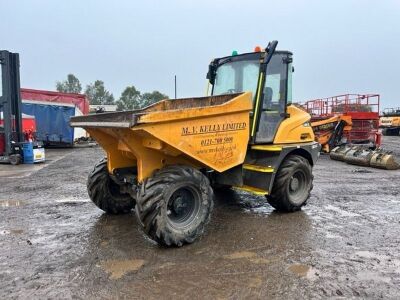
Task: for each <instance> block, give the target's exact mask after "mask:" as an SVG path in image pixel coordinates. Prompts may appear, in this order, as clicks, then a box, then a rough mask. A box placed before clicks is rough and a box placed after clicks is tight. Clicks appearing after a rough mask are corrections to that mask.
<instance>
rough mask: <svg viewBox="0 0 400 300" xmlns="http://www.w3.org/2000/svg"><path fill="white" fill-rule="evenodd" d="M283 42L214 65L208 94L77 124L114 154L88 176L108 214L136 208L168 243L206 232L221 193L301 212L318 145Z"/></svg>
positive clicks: (149, 230) (147, 227)
mask: <svg viewBox="0 0 400 300" xmlns="http://www.w3.org/2000/svg"><path fill="white" fill-rule="evenodd" d="M277 44H278V42H277V41H273V42H271V43H269V44H268V47H267V48H266V49H265V50H263V51H262V50H261V49H257V51H255V52H251V53H245V54H241V55H238V54H236V53H233V55H231V56H227V57H223V58H218V59H214V60H213V61H212V62H211V64H210V65H209V70H208V74H207V78H208V80H209V82H210V84H211V85H212V91H211V96H208V97H200V98H185V99H168V100H162V101H160V102H158V103H155V104H153V105H151V106H148V107H146V108H143V109H139V110H134V111H125V112H117V113H104V114H97V115H89V116H79V117H73V118H71V126H73V127H83V128H85V129H86V130H87V131H88V132H89V133H90V135H91V136H92V137H93V138H94V139H95V140H96V141H97V142H98V143H99V145H100V146H101V147H102V148H103V149H104V150H105V152H106V153H107V157H106V158H105V159H104V160H102V161H100V162H99V163H98V164H97V165H96V166H95V167H94V169H93V170H92V172H91V173H90V174H89V178H88V183H87V186H88V193H89V196H90V198H91V200H92V201H93V202H94V203H95V204H96V205H97V206H98V207H99V208H100V209H102V210H104V211H105V212H107V213H113V214H118V213H128V212H129V211H130V210H131V209H134V210H135V213H136V215H137V217H138V220H139V223H140V224H141V226H142V227H143V230H144V232H145V233H146V234H147V235H148V236H149V237H150V238H151V239H153V240H155V241H157V242H158V243H160V244H164V245H168V246H181V245H183V244H185V243H192V242H193V241H194V240H196V239H197V238H198V237H199V236H200V235H201V234H202V233H203V231H204V228H205V225H206V224H207V222H208V221H209V219H210V215H211V211H212V208H213V189H214V188H217V187H221V186H223V187H232V188H235V189H240V190H244V191H248V192H251V193H254V194H256V195H260V196H265V197H267V200H268V202H269V203H270V204H271V205H272V206H273V207H274V208H275V209H277V210H280V211H287V212H292V211H297V210H299V209H301V207H302V206H303V205H305V204H306V201H307V199H308V198H309V195H310V191H311V189H312V181H313V175H312V167H313V165H314V164H315V162H316V160H317V158H318V155H319V151H320V144H319V143H317V142H315V141H314V133H313V130H312V128H311V125H310V115H309V114H308V113H307V112H305V111H303V110H302V109H300V108H297V107H295V106H294V105H291V104H290V102H291V89H292V86H291V78H292V70H293V69H292V53H291V52H289V51H276V50H275V49H276V46H277Z"/></svg>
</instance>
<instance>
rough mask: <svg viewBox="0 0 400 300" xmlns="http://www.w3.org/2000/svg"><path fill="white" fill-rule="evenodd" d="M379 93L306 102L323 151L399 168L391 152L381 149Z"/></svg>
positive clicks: (335, 157)
mask: <svg viewBox="0 0 400 300" xmlns="http://www.w3.org/2000/svg"><path fill="white" fill-rule="evenodd" d="M379 102H380V97H379V95H378V94H366V95H361V94H345V95H340V96H334V97H329V98H324V99H316V100H310V101H307V102H306V103H305V104H303V108H304V109H305V110H306V111H308V112H309V113H310V114H311V126H312V128H313V129H314V133H315V136H316V140H317V141H318V142H319V143H321V145H322V150H323V151H324V152H326V153H329V154H330V157H331V158H332V159H333V160H340V161H344V162H346V163H349V164H354V165H360V166H368V167H374V168H381V169H388V170H393V169H398V168H399V164H398V163H397V161H396V158H395V156H393V154H392V152H390V151H386V150H384V149H382V148H380V145H381V134H380V132H379Z"/></svg>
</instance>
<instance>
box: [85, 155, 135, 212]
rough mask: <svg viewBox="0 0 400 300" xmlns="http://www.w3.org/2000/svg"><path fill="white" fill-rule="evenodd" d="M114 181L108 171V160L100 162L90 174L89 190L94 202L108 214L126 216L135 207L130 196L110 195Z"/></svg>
mask: <svg viewBox="0 0 400 300" xmlns="http://www.w3.org/2000/svg"><path fill="white" fill-rule="evenodd" d="M110 181H112V179H111V178H110V175H109V174H108V170H107V159H106V158H104V159H102V160H101V161H99V162H98V163H97V164H96V165H95V166H94V168H93V170H92V171H91V172H90V173H89V176H88V180H87V190H88V194H89V197H90V199H91V200H92V202H93V203H94V204H95V205H96V206H97V207H98V208H100V209H101V210H103V211H105V212H106V213H108V214H126V213H129V212H130V211H131V210H132V209H133V208H134V206H135V201H134V199H133V198H132V197H131V196H130V195H129V194H118V195H116V194H115V193H116V192H115V191H114V192H113V194H111V193H110V190H109V183H110Z"/></svg>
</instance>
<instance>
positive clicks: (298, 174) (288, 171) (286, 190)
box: [267, 155, 313, 212]
mask: <svg viewBox="0 0 400 300" xmlns="http://www.w3.org/2000/svg"><path fill="white" fill-rule="evenodd" d="M312 181H313V175H312V168H311V165H310V163H309V162H308V160H307V159H305V158H304V157H302V156H299V155H290V156H288V157H287V158H286V159H285V161H284V162H283V163H282V165H281V166H280V167H279V170H278V172H277V174H276V177H275V181H274V186H273V188H272V193H271V195H269V196H267V200H268V203H269V204H270V205H271V206H272V207H274V208H275V209H276V210H278V211H285V212H293V211H297V210H300V209H301V207H302V206H303V205H305V204H306V202H307V199H308V198H309V197H310V192H311V190H312V187H313V185H312Z"/></svg>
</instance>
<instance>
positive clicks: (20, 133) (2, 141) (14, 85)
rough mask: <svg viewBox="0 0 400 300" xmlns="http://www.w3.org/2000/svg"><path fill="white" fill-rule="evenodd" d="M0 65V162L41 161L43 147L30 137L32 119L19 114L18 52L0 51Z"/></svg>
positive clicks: (34, 123)
mask: <svg viewBox="0 0 400 300" xmlns="http://www.w3.org/2000/svg"><path fill="white" fill-rule="evenodd" d="M0 68H1V70H0V76H1V78H0V162H2V163H11V164H13V165H18V164H20V163H22V162H25V163H35V162H42V161H44V159H45V155H44V149H43V148H42V146H41V144H40V143H37V142H35V141H33V140H34V135H35V134H34V132H33V130H36V120H34V121H32V116H28V115H25V116H24V118H23V114H22V106H21V94H20V92H21V91H20V76H19V55H18V53H11V52H9V51H5V50H2V51H0Z"/></svg>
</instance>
